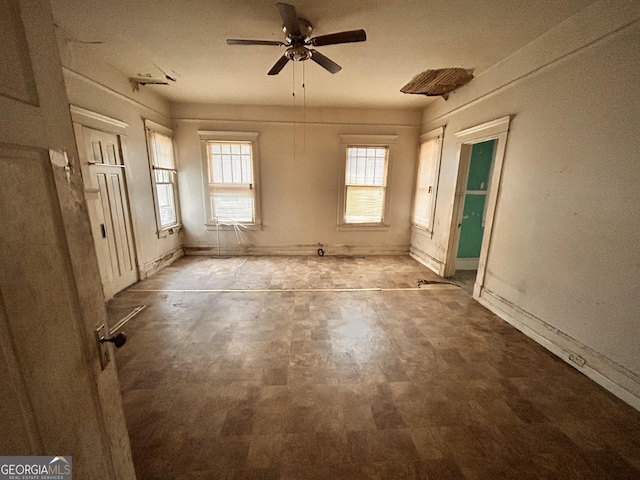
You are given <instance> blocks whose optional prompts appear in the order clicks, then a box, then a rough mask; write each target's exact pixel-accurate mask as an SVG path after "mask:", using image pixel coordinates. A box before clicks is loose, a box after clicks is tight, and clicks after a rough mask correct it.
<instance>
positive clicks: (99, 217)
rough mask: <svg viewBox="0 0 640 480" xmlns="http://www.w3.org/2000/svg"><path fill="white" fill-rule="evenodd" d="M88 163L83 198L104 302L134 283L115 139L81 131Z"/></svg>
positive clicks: (126, 205) (119, 155) (128, 216)
mask: <svg viewBox="0 0 640 480" xmlns="http://www.w3.org/2000/svg"><path fill="white" fill-rule="evenodd" d="M82 138H83V139H84V145H78V148H84V149H85V151H86V159H87V160H86V161H87V163H88V169H87V170H85V172H87V171H88V175H85V177H84V186H85V195H86V197H87V203H88V206H89V218H90V220H91V230H92V232H93V238H94V242H95V244H96V252H97V255H98V264H99V267H100V277H101V279H102V286H103V289H104V295H105V298H107V299H108V298H111V297H112V296H113V295H115V294H116V293H118V292H119V291H121V290H123V289H124V288H126V287H128V286H129V285H131V284H133V283H135V282H136V281H137V280H138V272H137V270H136V260H135V247H134V242H133V233H132V229H131V214H130V211H129V201H128V198H127V188H126V177H125V165H124V161H123V157H122V149H121V145H120V138H119V136H118V135H115V134H112V133H107V132H102V131H100V130H95V129H92V128H88V127H82Z"/></svg>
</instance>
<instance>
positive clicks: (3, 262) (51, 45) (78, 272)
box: [0, 0, 135, 480]
mask: <svg viewBox="0 0 640 480" xmlns="http://www.w3.org/2000/svg"><path fill="white" fill-rule="evenodd" d="M52 18H53V14H52V11H51V5H50V3H49V2H48V1H47V0H28V1H27V0H3V1H1V2H0V40H1V42H0V44H1V45H2V47H0V51H1V52H0V64H1V65H2V68H0V112H2V113H1V114H0V172H2V174H1V175H0V218H1V219H2V228H0V252H2V255H0V378H1V381H0V419H2V433H1V434H0V438H1V439H0V453H2V454H3V455H53V454H55V453H61V452H64V454H66V455H69V456H71V457H73V476H74V478H91V479H95V480H108V479H113V478H118V479H123V480H124V479H126V480H132V479H135V472H134V470H133V462H132V459H131V451H130V448H129V444H128V438H127V428H126V424H125V420H124V414H123V411H122V402H121V398H120V393H119V385H118V379H117V374H116V370H115V364H114V362H111V363H110V364H109V365H107V368H105V369H104V370H103V369H102V368H101V365H100V353H99V349H98V348H97V345H96V343H97V342H96V338H95V334H94V330H95V328H96V327H97V326H99V325H100V324H102V323H103V322H105V321H106V318H107V317H106V310H105V307H104V298H103V296H102V292H101V289H100V277H99V273H98V265H97V261H96V250H95V247H94V244H93V242H92V241H91V233H90V224H89V218H88V215H87V209H86V204H85V202H84V197H83V192H82V178H81V175H80V168H78V167H79V166H78V164H77V162H76V159H77V158H78V151H77V148H76V145H75V143H74V138H73V128H72V125H71V122H70V121H69V106H68V103H67V97H66V92H65V91H64V78H63V75H62V68H61V66H60V59H59V52H58V49H57V42H56V37H55V32H54V26H53V22H52Z"/></svg>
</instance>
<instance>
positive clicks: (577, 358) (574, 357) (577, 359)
mask: <svg viewBox="0 0 640 480" xmlns="http://www.w3.org/2000/svg"><path fill="white" fill-rule="evenodd" d="M569 360H571V361H572V362H573V363H575V364H576V365H579V366H581V367H582V366H584V364H585V363H587V361H586V360H585V359H584V358H582V357H581V356H580V355H576V354H575V353H572V354H570V355H569Z"/></svg>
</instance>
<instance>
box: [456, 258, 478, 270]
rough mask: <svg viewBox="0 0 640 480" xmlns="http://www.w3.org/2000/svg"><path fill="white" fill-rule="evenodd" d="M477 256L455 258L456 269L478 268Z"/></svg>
mask: <svg viewBox="0 0 640 480" xmlns="http://www.w3.org/2000/svg"><path fill="white" fill-rule="evenodd" d="M479 262H480V259H479V258H456V270H478V263H479Z"/></svg>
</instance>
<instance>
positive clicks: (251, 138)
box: [198, 130, 262, 231]
mask: <svg viewBox="0 0 640 480" xmlns="http://www.w3.org/2000/svg"><path fill="white" fill-rule="evenodd" d="M258 135H259V133H258V132H230V131H211V130H199V131H198V136H199V138H200V150H201V157H202V182H203V201H204V214H205V219H204V225H205V228H206V229H207V230H215V231H217V230H233V229H234V228H235V227H234V225H233V224H232V223H225V222H219V223H218V222H216V221H215V220H214V212H213V207H212V205H211V188H212V184H211V183H210V181H209V180H210V178H211V173H210V168H211V167H210V159H209V147H208V145H209V144H210V143H250V144H251V168H252V171H253V178H252V180H253V183H252V190H253V210H254V211H253V214H254V215H253V216H254V219H253V222H252V223H250V222H236V223H237V224H238V225H242V226H243V227H244V228H245V229H247V230H261V229H262V219H261V215H260V169H259V164H260V161H259V159H260V155H259V151H258Z"/></svg>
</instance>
